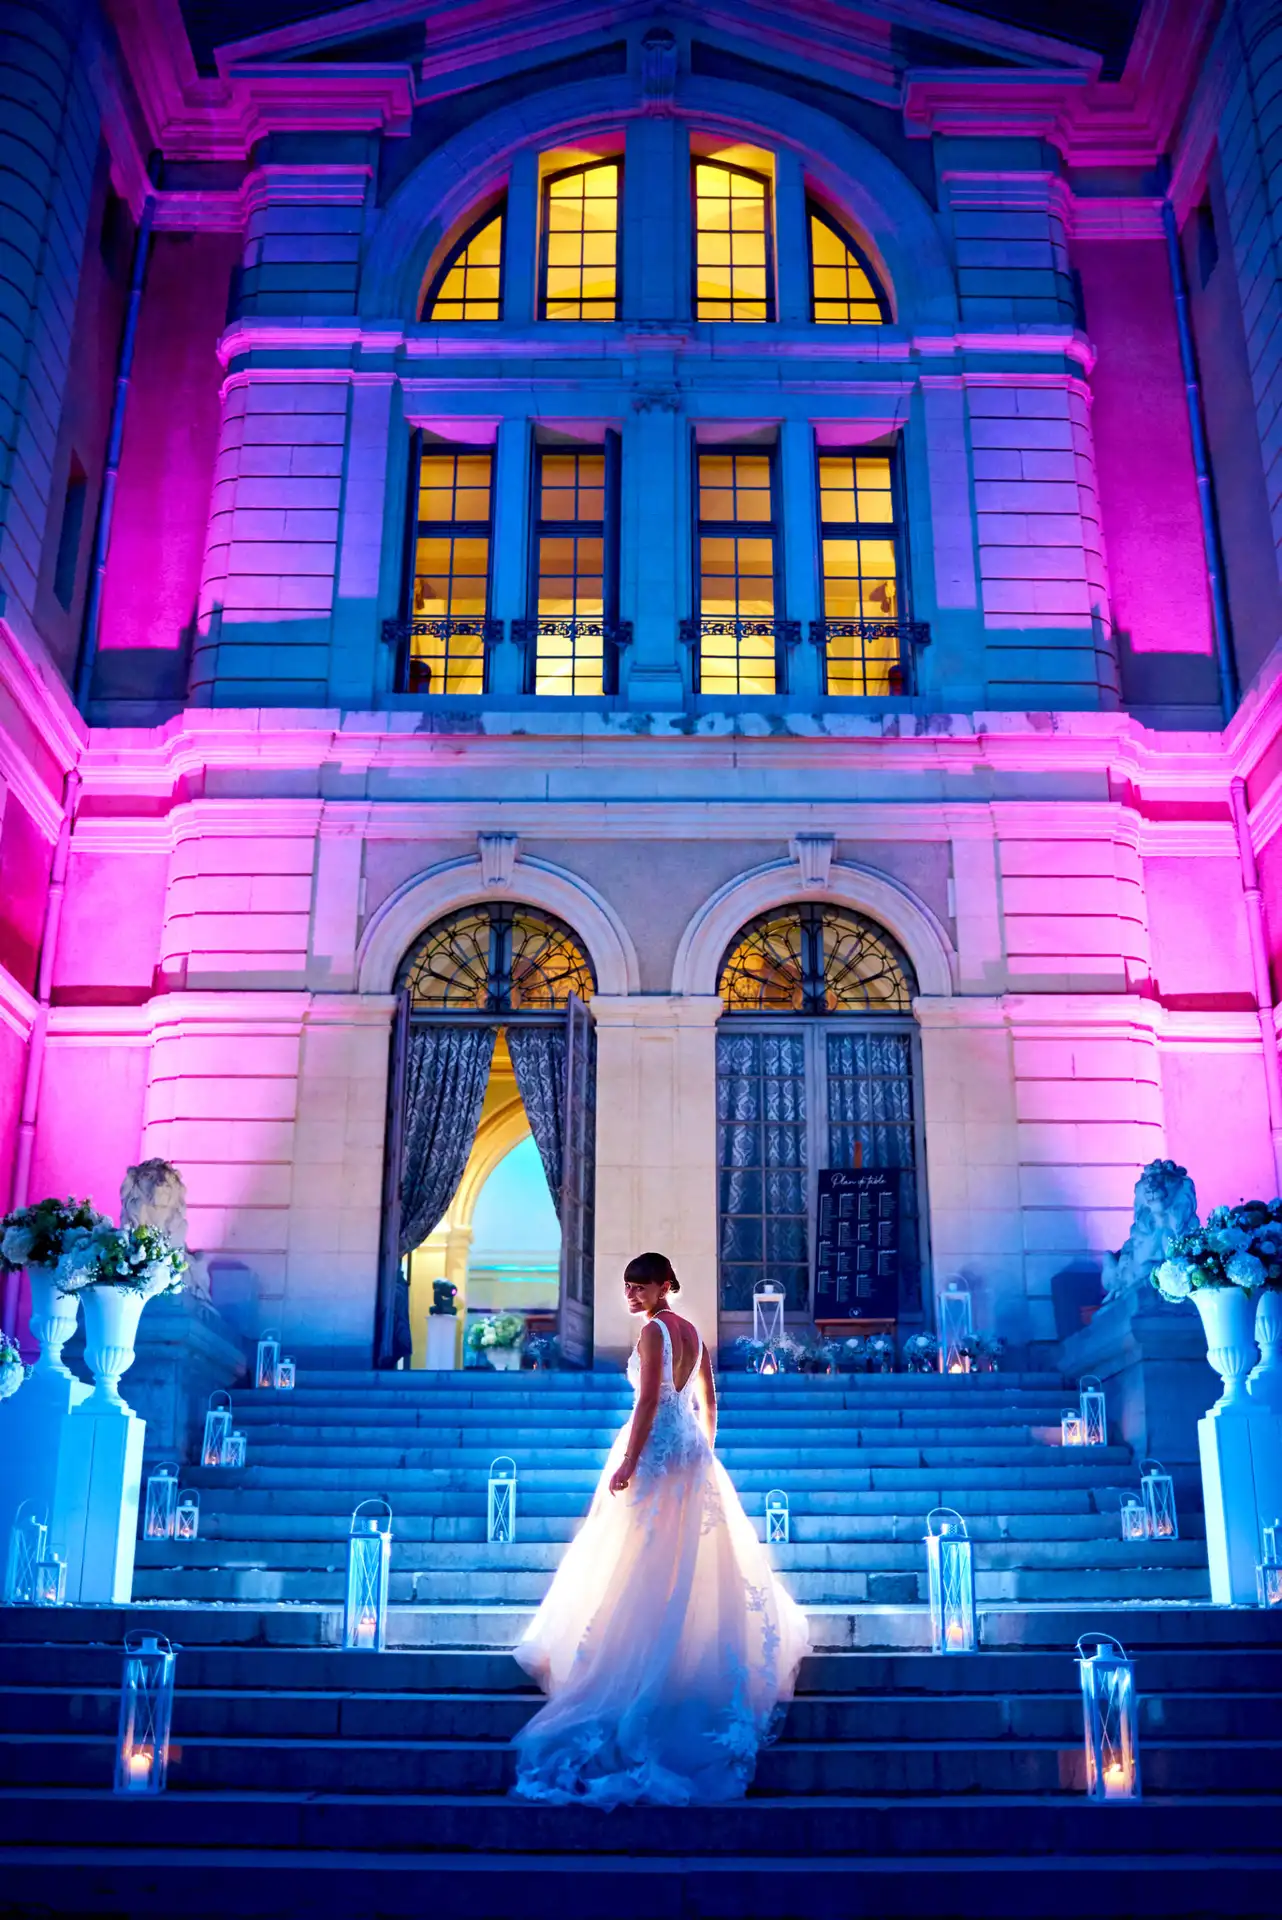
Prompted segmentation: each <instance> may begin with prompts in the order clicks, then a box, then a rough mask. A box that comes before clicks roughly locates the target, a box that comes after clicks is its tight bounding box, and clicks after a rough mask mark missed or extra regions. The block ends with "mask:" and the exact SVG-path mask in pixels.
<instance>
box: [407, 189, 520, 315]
mask: <svg viewBox="0 0 1282 1920" xmlns="http://www.w3.org/2000/svg"><path fill="white" fill-rule="evenodd" d="M506 223H507V203H506V201H500V203H499V205H498V206H497V207H490V208H489V209H488V210H487V211H486V212H485V213H483V214H482V215H481V217H480V219H479V220H476V221H474V222H473V224H472V225H471V226H470V227H469V228H468V229H467V232H466V233H465V234H464V235H463V237H462V239H461V240H459V241H457V242H456V244H455V245H454V246H453V247H452V248H451V250H450V252H449V253H448V254H447V255H446V258H445V263H444V265H443V266H442V267H441V269H440V271H439V272H438V273H437V275H436V277H435V279H434V280H433V282H432V284H431V287H430V288H429V289H428V295H427V298H426V300H424V302H423V318H424V319H425V320H501V319H502V318H503V235H504V229H505V227H506Z"/></svg>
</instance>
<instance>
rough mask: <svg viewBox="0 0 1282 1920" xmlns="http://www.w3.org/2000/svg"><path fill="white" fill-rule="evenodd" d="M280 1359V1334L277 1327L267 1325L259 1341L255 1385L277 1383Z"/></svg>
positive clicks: (272, 1385) (270, 1385)
mask: <svg viewBox="0 0 1282 1920" xmlns="http://www.w3.org/2000/svg"><path fill="white" fill-rule="evenodd" d="M279 1359H280V1334H279V1333H278V1332H277V1331H276V1329H275V1327H265V1328H264V1329H263V1335H262V1338H261V1340H260V1341H259V1342H258V1353H257V1355H256V1357H255V1360H254V1385H255V1386H256V1387H274V1386H275V1385H276V1365H277V1362H278V1361H279Z"/></svg>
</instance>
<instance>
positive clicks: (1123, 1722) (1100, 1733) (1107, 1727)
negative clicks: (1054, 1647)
mask: <svg viewBox="0 0 1282 1920" xmlns="http://www.w3.org/2000/svg"><path fill="white" fill-rule="evenodd" d="M1092 1647H1093V1648H1094V1651H1093V1652H1088V1648H1092ZM1077 1670H1078V1673H1079V1674H1080V1675H1081V1681H1082V1722H1083V1733H1084V1739H1085V1747H1086V1791H1087V1793H1088V1794H1089V1795H1090V1797H1091V1799H1092V1800H1138V1799H1139V1797H1140V1748H1139V1695H1138V1694H1137V1693H1136V1691H1135V1671H1134V1668H1133V1667H1132V1666H1131V1663H1130V1661H1129V1660H1128V1659H1127V1657H1126V1649H1125V1648H1124V1647H1123V1645H1122V1643H1121V1641H1120V1640H1115V1639H1114V1638H1113V1636H1112V1634H1111V1633H1088V1634H1083V1636H1082V1638H1081V1639H1080V1640H1079V1641H1078V1643H1077Z"/></svg>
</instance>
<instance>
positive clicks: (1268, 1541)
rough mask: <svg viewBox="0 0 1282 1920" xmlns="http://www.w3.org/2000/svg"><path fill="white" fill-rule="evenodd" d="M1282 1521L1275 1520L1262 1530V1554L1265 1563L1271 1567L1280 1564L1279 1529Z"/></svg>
mask: <svg viewBox="0 0 1282 1920" xmlns="http://www.w3.org/2000/svg"><path fill="white" fill-rule="evenodd" d="M1280 1526H1282V1520H1274V1521H1273V1523H1272V1524H1271V1525H1270V1526H1267V1527H1261V1528H1260V1552H1261V1554H1262V1556H1263V1559H1264V1563H1265V1565H1266V1566H1269V1567H1276V1565H1277V1564H1278V1528H1279V1527H1280Z"/></svg>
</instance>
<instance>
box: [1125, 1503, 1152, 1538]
mask: <svg viewBox="0 0 1282 1920" xmlns="http://www.w3.org/2000/svg"><path fill="white" fill-rule="evenodd" d="M1122 1538H1123V1540H1147V1539H1148V1516H1147V1514H1146V1513H1145V1511H1144V1502H1143V1501H1142V1500H1141V1499H1140V1498H1139V1496H1138V1495H1137V1494H1134V1493H1124V1494H1123V1495H1122Z"/></svg>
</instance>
